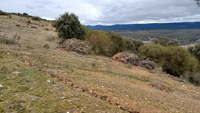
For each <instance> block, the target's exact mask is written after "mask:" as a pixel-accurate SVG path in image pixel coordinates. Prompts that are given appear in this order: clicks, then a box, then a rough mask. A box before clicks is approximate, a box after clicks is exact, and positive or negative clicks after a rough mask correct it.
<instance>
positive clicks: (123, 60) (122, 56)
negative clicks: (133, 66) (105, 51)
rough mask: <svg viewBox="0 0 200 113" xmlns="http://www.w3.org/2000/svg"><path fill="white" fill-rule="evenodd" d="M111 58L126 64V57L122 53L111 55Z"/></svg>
mask: <svg viewBox="0 0 200 113" xmlns="http://www.w3.org/2000/svg"><path fill="white" fill-rule="evenodd" d="M112 59H113V60H115V61H119V62H123V63H125V64H127V58H126V56H125V55H124V54H123V53H117V54H116V55H114V56H113V57H112Z"/></svg>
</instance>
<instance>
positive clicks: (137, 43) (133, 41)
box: [131, 39, 144, 52]
mask: <svg viewBox="0 0 200 113" xmlns="http://www.w3.org/2000/svg"><path fill="white" fill-rule="evenodd" d="M131 41H132V43H133V44H134V45H135V51H136V52H137V51H138V49H139V48H140V47H141V46H142V45H144V43H143V42H142V41H141V40H134V39H132V40H131Z"/></svg>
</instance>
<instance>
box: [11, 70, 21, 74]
mask: <svg viewBox="0 0 200 113" xmlns="http://www.w3.org/2000/svg"><path fill="white" fill-rule="evenodd" d="M20 73H21V72H18V71H15V72H13V73H12V74H14V75H19V74H20Z"/></svg>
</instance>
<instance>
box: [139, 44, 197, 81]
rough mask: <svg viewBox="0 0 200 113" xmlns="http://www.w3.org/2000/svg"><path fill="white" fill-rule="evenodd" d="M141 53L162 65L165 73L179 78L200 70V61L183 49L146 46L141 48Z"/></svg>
mask: <svg viewBox="0 0 200 113" xmlns="http://www.w3.org/2000/svg"><path fill="white" fill-rule="evenodd" d="M139 53H140V55H142V56H144V57H146V58H150V59H151V60H153V61H155V62H156V63H158V64H160V65H161V67H162V69H163V71H165V72H167V73H169V74H172V75H174V76H177V77H180V75H183V74H184V73H185V72H187V71H188V72H195V71H196V70H197V68H198V61H197V60H196V59H195V58H194V57H193V56H191V55H190V53H189V52H188V51H187V50H186V49H184V48H181V47H164V46H160V45H144V46H142V47H140V48H139Z"/></svg>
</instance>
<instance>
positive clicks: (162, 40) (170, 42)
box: [153, 37, 179, 46]
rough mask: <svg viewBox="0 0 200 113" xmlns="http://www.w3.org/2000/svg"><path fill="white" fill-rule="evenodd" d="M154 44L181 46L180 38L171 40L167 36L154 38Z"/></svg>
mask: <svg viewBox="0 0 200 113" xmlns="http://www.w3.org/2000/svg"><path fill="white" fill-rule="evenodd" d="M153 42H154V44H160V45H162V46H179V42H178V40H174V39H173V40H170V39H169V38H167V37H161V38H158V39H154V40H153Z"/></svg>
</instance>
